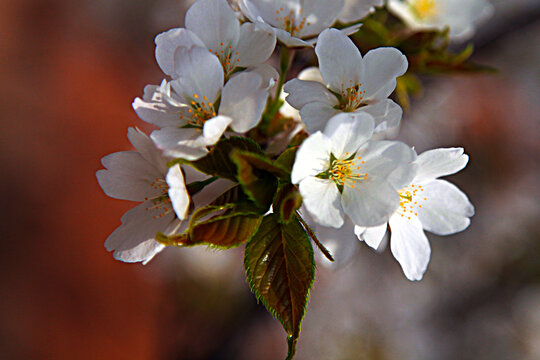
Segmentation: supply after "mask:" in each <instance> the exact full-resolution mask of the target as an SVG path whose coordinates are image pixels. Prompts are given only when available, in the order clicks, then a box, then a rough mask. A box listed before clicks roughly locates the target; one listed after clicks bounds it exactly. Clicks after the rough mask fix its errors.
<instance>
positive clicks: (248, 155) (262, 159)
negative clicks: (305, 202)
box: [231, 150, 291, 181]
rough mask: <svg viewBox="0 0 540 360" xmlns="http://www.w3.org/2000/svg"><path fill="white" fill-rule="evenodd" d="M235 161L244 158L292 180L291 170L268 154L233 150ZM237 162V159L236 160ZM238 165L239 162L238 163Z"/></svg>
mask: <svg viewBox="0 0 540 360" xmlns="http://www.w3.org/2000/svg"><path fill="white" fill-rule="evenodd" d="M231 157H232V159H233V161H235V160H236V159H242V160H244V161H246V162H247V163H248V164H249V165H251V166H252V167H254V168H256V169H259V170H263V171H265V172H268V173H270V174H272V175H274V176H276V177H278V178H279V179H281V180H286V181H290V179H291V170H290V169H287V168H286V167H284V166H282V165H281V163H279V162H277V161H272V160H271V159H269V158H268V157H267V156H263V155H259V154H255V153H252V152H247V151H241V150H233V152H232V155H231ZM235 163H236V161H235ZM237 166H238V163H237Z"/></svg>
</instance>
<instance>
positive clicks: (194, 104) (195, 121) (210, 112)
mask: <svg viewBox="0 0 540 360" xmlns="http://www.w3.org/2000/svg"><path fill="white" fill-rule="evenodd" d="M192 98H193V99H192V100H191V101H190V108H189V109H188V113H190V115H191V119H189V120H188V124H189V125H194V126H202V125H204V123H205V121H206V120H209V119H211V118H213V117H215V116H216V110H215V109H214V104H213V103H211V102H209V101H208V98H207V97H206V96H203V98H202V101H200V100H201V99H200V96H199V95H197V94H193V96H192ZM183 118H184V117H183V116H180V119H181V120H182V119H183Z"/></svg>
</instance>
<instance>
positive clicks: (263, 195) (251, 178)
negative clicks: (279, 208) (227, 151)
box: [231, 151, 278, 209]
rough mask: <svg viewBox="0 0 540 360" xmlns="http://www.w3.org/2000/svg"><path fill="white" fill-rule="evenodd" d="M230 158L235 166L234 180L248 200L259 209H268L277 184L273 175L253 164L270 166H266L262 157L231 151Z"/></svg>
mask: <svg viewBox="0 0 540 360" xmlns="http://www.w3.org/2000/svg"><path fill="white" fill-rule="evenodd" d="M231 158H232V159H233V161H234V163H235V164H236V167H237V175H236V178H237V180H238V182H239V183H240V184H241V185H242V189H243V190H244V192H245V193H246V194H247V195H248V196H249V198H250V199H252V200H253V201H255V202H256V203H257V204H259V206H261V208H263V209H268V208H269V207H270V204H271V203H272V200H273V199H274V194H275V193H276V190H277V183H278V182H277V179H276V177H275V176H274V175H273V174H271V173H270V172H268V171H266V170H261V169H259V168H257V167H255V166H254V165H253V164H254V163H256V164H257V165H258V166H261V167H262V166H265V165H269V166H270V165H272V164H271V163H270V164H268V163H267V162H266V160H263V159H264V158H263V157H262V156H260V157H259V156H256V155H252V154H250V153H244V152H237V151H233V154H232V155H231ZM269 161H270V160H268V162H269Z"/></svg>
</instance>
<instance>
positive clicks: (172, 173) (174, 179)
mask: <svg viewBox="0 0 540 360" xmlns="http://www.w3.org/2000/svg"><path fill="white" fill-rule="evenodd" d="M166 180H167V185H169V198H170V199H171V203H172V206H173V209H174V212H175V213H176V217H178V218H179V219H180V220H184V219H185V218H186V217H187V214H188V210H189V194H188V192H187V189H186V183H185V181H184V174H182V169H181V168H180V165H179V164H176V165H174V166H172V167H170V168H169V172H168V173H167V178H166Z"/></svg>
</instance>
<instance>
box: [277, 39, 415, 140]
mask: <svg viewBox="0 0 540 360" xmlns="http://www.w3.org/2000/svg"><path fill="white" fill-rule="evenodd" d="M315 52H316V54H317V58H318V59H319V68H320V72H321V78H322V80H323V81H324V84H321V83H320V82H319V81H305V80H300V79H293V80H291V81H289V82H287V83H286V84H285V87H284V91H285V92H287V93H288V94H289V95H288V96H287V98H286V99H287V102H288V103H289V105H291V106H292V107H293V108H295V109H298V110H300V117H301V118H302V121H303V122H304V123H305V124H306V127H307V130H308V132H310V133H313V132H315V131H319V130H322V129H324V127H325V126H326V123H327V122H328V120H330V118H332V117H333V116H335V115H337V114H340V113H361V112H364V113H369V114H370V115H371V116H372V117H373V118H374V119H375V131H376V132H380V131H384V130H386V129H388V128H394V127H397V126H398V125H399V123H400V121H401V116H402V113H403V111H402V110H401V107H400V106H399V105H397V104H396V103H395V102H393V101H392V100H390V99H388V96H389V95H390V94H391V93H392V92H393V91H394V89H395V87H396V78H397V77H398V76H401V75H403V74H404V73H405V72H406V71H407V66H408V62H407V58H406V57H405V56H404V55H403V54H402V53H401V52H400V51H399V50H397V49H395V48H378V49H374V50H371V51H369V52H368V53H367V54H366V55H365V56H364V57H362V55H361V54H360V51H359V50H358V48H357V47H356V46H355V45H354V43H353V42H352V41H351V39H349V38H348V37H347V36H346V35H344V34H343V33H342V32H340V31H338V30H336V29H328V30H325V31H323V32H322V33H321V35H320V36H319V40H318V42H317V46H316V47H315Z"/></svg>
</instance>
